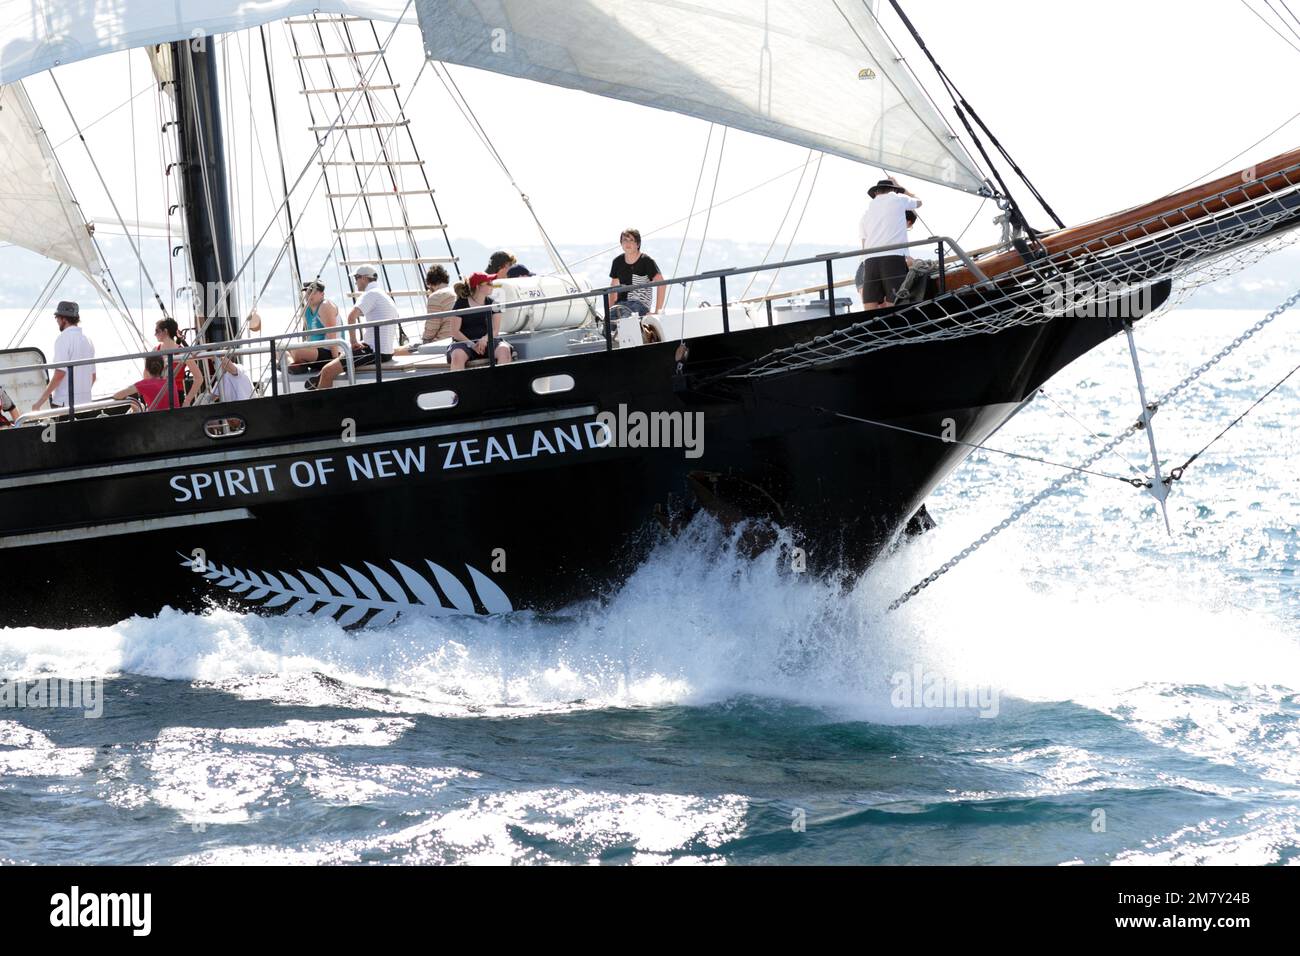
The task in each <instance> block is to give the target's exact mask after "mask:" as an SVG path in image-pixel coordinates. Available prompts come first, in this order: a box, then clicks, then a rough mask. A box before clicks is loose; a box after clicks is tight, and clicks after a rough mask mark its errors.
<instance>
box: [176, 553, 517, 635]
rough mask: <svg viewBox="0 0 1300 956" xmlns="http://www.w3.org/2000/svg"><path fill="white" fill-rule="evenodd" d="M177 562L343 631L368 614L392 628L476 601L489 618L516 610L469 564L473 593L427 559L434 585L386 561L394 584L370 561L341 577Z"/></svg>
mask: <svg viewBox="0 0 1300 956" xmlns="http://www.w3.org/2000/svg"><path fill="white" fill-rule="evenodd" d="M181 558H182V560H181V566H182V567H186V568H189V569H190V570H192V571H194V572H195V573H196V574H201V575H203V576H204V577H205V578H207V579H208V580H209V581H211V582H212V583H213V584H214V585H216V586H217V587H219V588H226V589H227V590H229V591H230V593H231V594H237V595H239V599H240V600H241V601H250V602H251V601H261V602H263V603H261V604H259V605H258V606H259V607H261V608H279V607H283V608H286V611H285V613H287V614H307V615H311V616H313V617H330V618H335V617H336V615H337V617H336V620H337V621H338V623H339V625H340V626H342V627H349V626H351V625H353V624H358V623H360V622H361V621H362V620H363V619H364V618H365V617H366V615H367V614H373V616H372V617H371V618H370V619H369V620H368V621H366V625H367V626H376V627H378V626H382V625H384V624H391V623H392V622H393V621H395V620H397V618H398V617H399V616H400V615H403V614H406V615H413V616H417V617H444V616H448V615H453V614H479V613H482V612H480V611H479V609H478V607H477V606H476V605H475V603H474V602H475V598H476V597H477V599H478V604H479V605H481V606H482V608H483V612H486V613H487V614H506V613H509V612H510V611H513V610H514V605H513V604H511V603H510V598H508V597H506V593H505V592H504V591H502V590H501V588H500V587H498V586H497V584H496V582H494V581H492V579H490V578H489V577H488V576H487V575H485V574H483V573H482V572H481V571H479V570H477V569H475V568H472V567H470V566H469V565H468V564H467V565H465V570H466V571H468V572H469V576H470V581H471V583H472V587H473V593H471V591H470V588H467V587H465V585H464V584H463V583H462V582H461V580H460V579H459V578H458V577H456V575H454V574H452V573H451V572H450V571H448V570H447V569H446V568H444V567H442V566H441V565H438V564H434V563H433V562H432V561H429V560H426V561H425V562H424V563H425V564H427V565H428V566H429V571H430V573H431V574H432V577H433V580H432V581H430V579H429V578H427V577H425V576H424V575H423V574H421V573H420V572H418V571H416V570H415V569H414V568H411V567H409V566H407V565H405V564H403V563H402V562H400V561H395V560H391V559H390V561H389V563H390V564H391V565H392V566H393V568H394V569H395V570H396V571H397V574H398V576H399V577H400V578H401V580H402V583H398V580H397V578H396V577H394V576H393V575H391V574H389V573H388V572H387V571H385V570H384V569H383V568H380V567H376V566H375V565H373V564H371V563H370V562H369V561H363V562H362V565H363V566H364V567H365V569H366V571H365V572H362V571H358V570H356V569H355V568H350V567H348V566H347V565H346V564H344V565H340V569H341V571H342V573H338V572H335V571H331V570H329V569H328V568H318V569H317V570H319V571H320V575H319V576H318V575H316V574H313V573H312V572H310V571H304V570H301V569H299V570H298V571H296V572H292V573H291V572H289V571H280V572H278V573H272V572H270V571H253V570H245V569H243V568H230V567H227V566H226V565H224V564H215V563H213V562H211V561H209V560H207V558H206V557H205V556H203V555H198V556H189V555H184V554H182V555H181ZM366 572H368V573H366ZM344 575H346V577H344ZM435 582H436V584H437V587H435V586H434V583H435ZM403 584H405V587H403V586H402V585H403ZM439 592H441V593H439Z"/></svg>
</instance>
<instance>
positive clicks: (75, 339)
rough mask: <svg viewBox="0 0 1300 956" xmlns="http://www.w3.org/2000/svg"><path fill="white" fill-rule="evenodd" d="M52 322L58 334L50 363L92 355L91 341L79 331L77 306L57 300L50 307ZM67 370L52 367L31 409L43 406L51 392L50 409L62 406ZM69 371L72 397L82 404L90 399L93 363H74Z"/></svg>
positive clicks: (81, 358)
mask: <svg viewBox="0 0 1300 956" xmlns="http://www.w3.org/2000/svg"><path fill="white" fill-rule="evenodd" d="M54 321H55V322H57V323H58V325H59V337H58V338H57V339H55V340H54V361H53V364H55V365H59V364H61V363H63V362H80V361H82V360H84V359H93V358H94V357H95V346H94V344H92V343H91V341H90V339H89V338H88V337H87V336H86V333H85V332H83V331H82V330H81V309H80V307H79V306H78V305H77V303H75V302H60V303H59V304H58V306H57V307H56V308H55V309H54ZM68 371H69V369H67V368H56V369H55V370H54V373H53V374H52V375H51V376H50V384H49V385H46V386H45V391H43V392H41V397H40V398H38V399H37V400H36V404H34V405H33V406H32V411H36V410H37V409H39V408H40V407H41V406H42V405H44V404H45V401H46V399H49V398H50V396H51V395H53V398H52V399H51V401H50V406H51V407H52V408H63V407H65V406H66V405H67V404H68V401H69V398H68V384H69V383H68ZM71 372H72V382H71V384H72V400H73V401H75V402H76V403H77V404H78V405H83V404H85V403H86V402H89V401H90V389H91V387H92V386H93V385H94V384H95V366H94V365H78V366H75V367H73V368H72V369H71Z"/></svg>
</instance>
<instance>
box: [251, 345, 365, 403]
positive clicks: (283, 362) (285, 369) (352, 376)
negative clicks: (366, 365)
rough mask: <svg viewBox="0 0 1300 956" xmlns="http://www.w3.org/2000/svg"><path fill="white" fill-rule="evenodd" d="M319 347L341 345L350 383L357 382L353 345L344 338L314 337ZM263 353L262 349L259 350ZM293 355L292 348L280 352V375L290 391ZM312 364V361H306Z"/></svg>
mask: <svg viewBox="0 0 1300 956" xmlns="http://www.w3.org/2000/svg"><path fill="white" fill-rule="evenodd" d="M313 341H314V342H316V347H317V348H322V349H323V348H327V347H332V346H335V345H337V346H338V347H339V356H338V357H339V358H341V359H343V365H344V367H345V368H347V370H348V384H349V385H355V384H357V372H356V366H354V365H353V363H352V346H351V345H349V344H348V343H347V342H344V341H343V340H342V339H314V340H313ZM257 353H258V354H261V349H258V350H257ZM292 357H293V355H292V353H291V350H290V349H283V350H281V352H280V377H281V380H282V381H283V383H284V390H285V391H286V392H287V391H289V359H291V358H292ZM304 364H310V363H304Z"/></svg>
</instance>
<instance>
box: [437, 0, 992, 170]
mask: <svg viewBox="0 0 1300 956" xmlns="http://www.w3.org/2000/svg"><path fill="white" fill-rule="evenodd" d="M415 6H416V10H417V12H418V14H419V21H420V29H421V30H422V31H423V33H424V42H425V47H426V50H427V52H428V54H429V56H430V58H432V59H434V60H441V61H446V62H451V63H459V64H464V65H466V66H473V67H478V68H480V69H484V70H492V71H494V72H496V73H504V74H508V75H511V76H519V77H524V78H526V79H530V80H538V81H540V82H542V83H550V84H553V85H556V86H566V87H570V88H572V89H577V90H585V91H587V92H591V93H597V94H600V95H602V96H610V97H614V98H616V99H622V100H630V101H631V102H633V103H641V104H644V105H646V106H652V107H657V108H659V109H664V110H672V111H675V112H678V113H685V114H687V115H689V116H696V117H699V118H701V119H705V120H709V121H712V122H717V123H722V124H724V125H726V126H730V127H734V128H736V129H743V130H748V131H750V132H753V133H758V134H760V135H763V136H769V137H772V138H773V139H780V140H786V141H788V142H791V143H798V144H799V145H802V146H808V147H811V148H814V149H818V150H822V151H823V152H827V153H832V154H834V155H837V156H843V157H846V158H848V159H853V160H857V161H860V162H864V163H870V164H872V165H878V166H883V167H885V168H886V169H891V170H894V171H897V172H900V173H906V174H909V175H912V176H916V177H919V178H921V179H925V180H929V181H930V182H935V183H940V184H942V185H944V186H952V187H954V188H957V189H963V190H966V191H968V192H978V191H979V190H980V188H981V186H982V185H983V179H984V177H983V176H982V175H981V174H980V173H979V171H978V166H977V165H976V164H975V162H974V160H972V159H971V157H970V155H969V154H968V153H967V152H966V150H965V148H964V147H963V146H962V145H961V143H960V142H959V141H958V140H957V139H956V137H955V136H954V135H953V134H952V131H951V129H950V128H949V127H948V126H947V124H946V123H945V122H944V120H943V118H942V117H941V116H940V115H939V112H938V110H937V109H935V107H934V106H933V104H932V103H931V102H930V101H929V99H928V98H927V97H926V95H925V93H924V91H923V90H922V89H921V88H920V87H919V85H918V84H917V83H916V81H915V79H914V78H913V77H912V76H911V74H910V73H909V72H908V71H907V69H906V68H905V67H904V66H903V65H902V64H901V63H898V62H896V56H895V52H894V50H893V47H892V46H891V44H890V43H889V40H888V39H887V38H886V37H885V36H884V34H883V33H882V31H881V29H880V27H879V25H878V23H877V22H876V20H875V19H874V18H873V16H872V15H871V13H870V11H869V10H868V9H867V7H866V5H865V4H864V3H862V0H707V2H692V0H415ZM593 135H594V136H595V137H596V138H598V139H600V140H603V141H604V142H606V143H608V144H609V147H610V150H611V151H612V152H614V153H617V151H618V150H620V149H629V150H635V149H636V144H637V139H638V131H637V129H636V127H635V126H628V127H627V128H624V129H610V130H596V131H593Z"/></svg>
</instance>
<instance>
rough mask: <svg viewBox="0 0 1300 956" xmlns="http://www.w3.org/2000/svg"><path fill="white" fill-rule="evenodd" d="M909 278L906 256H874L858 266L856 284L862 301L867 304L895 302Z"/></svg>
mask: <svg viewBox="0 0 1300 956" xmlns="http://www.w3.org/2000/svg"><path fill="white" fill-rule="evenodd" d="M906 278H907V257H906V256H872V257H871V258H870V259H863V260H862V264H861V265H860V266H858V274H857V277H856V278H855V279H854V284H855V285H857V287H858V289H860V290H861V292H862V301H863V302H864V303H867V304H874V303H880V302H884V301H885V300H886V299H888V300H889V301H890V302H892V301H894V293H895V292H897V291H898V287H899V286H900V285H902V284H903V280H904V279H906Z"/></svg>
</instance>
